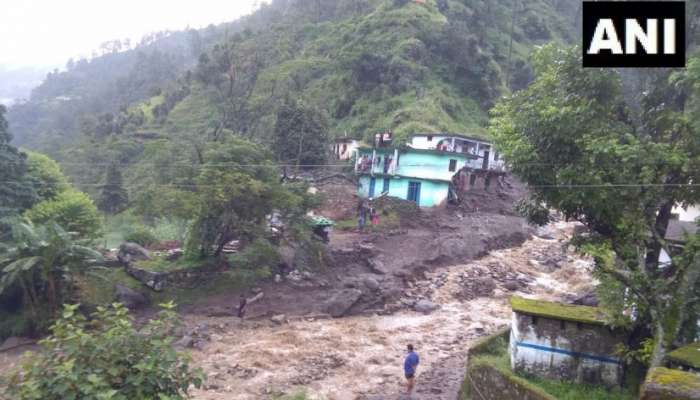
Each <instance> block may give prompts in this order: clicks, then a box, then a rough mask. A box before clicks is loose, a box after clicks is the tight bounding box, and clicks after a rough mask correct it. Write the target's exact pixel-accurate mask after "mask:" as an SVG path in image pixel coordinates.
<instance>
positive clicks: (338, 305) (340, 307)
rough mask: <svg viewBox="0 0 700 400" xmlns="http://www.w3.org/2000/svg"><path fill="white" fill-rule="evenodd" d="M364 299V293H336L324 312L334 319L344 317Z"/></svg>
mask: <svg viewBox="0 0 700 400" xmlns="http://www.w3.org/2000/svg"><path fill="white" fill-rule="evenodd" d="M361 297H362V291H360V290H357V289H345V290H341V291H339V292H337V293H335V294H334V295H333V296H332V297H331V298H330V299H329V300H328V301H327V302H326V304H325V305H324V307H323V309H324V312H325V313H327V314H329V315H330V316H332V317H333V318H340V317H344V316H346V315H347V314H348V312H349V311H350V309H351V308H352V306H354V305H355V304H357V302H358V301H359V300H360V298H361Z"/></svg>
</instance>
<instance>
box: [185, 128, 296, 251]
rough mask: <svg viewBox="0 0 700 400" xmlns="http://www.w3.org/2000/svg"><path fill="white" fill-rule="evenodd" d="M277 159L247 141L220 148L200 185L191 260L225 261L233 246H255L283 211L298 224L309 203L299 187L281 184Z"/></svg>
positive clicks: (215, 150) (211, 153) (190, 242)
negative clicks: (227, 248)
mask: <svg viewBox="0 0 700 400" xmlns="http://www.w3.org/2000/svg"><path fill="white" fill-rule="evenodd" d="M271 158H272V157H271V154H269V153H268V152H266V151H264V150H263V149H261V148H260V147H259V146H257V145H255V144H253V143H251V142H248V141H245V140H241V139H232V140H229V141H227V142H226V143H221V144H217V145H216V146H215V148H213V149H211V150H210V151H209V152H208V153H207V162H206V163H205V164H204V166H203V168H202V172H201V174H200V176H199V177H198V179H197V186H198V193H197V195H198V200H197V203H198V206H197V211H196V212H195V221H194V223H193V225H192V228H191V230H190V236H189V238H188V245H187V252H188V254H189V255H190V256H194V257H206V256H210V255H213V256H219V255H220V254H221V251H222V249H223V247H224V246H225V245H226V244H227V243H229V242H230V241H232V240H241V241H242V243H243V244H247V243H251V242H253V241H254V239H256V238H258V237H260V236H261V235H262V234H263V233H264V231H265V229H266V224H267V216H269V215H272V213H273V212H274V211H278V212H279V213H280V214H281V215H282V217H283V219H284V220H291V221H294V220H295V219H298V218H299V216H300V215H303V214H305V213H306V210H307V209H306V208H305V207H306V206H307V205H309V204H310V203H309V201H308V199H307V198H306V196H305V195H304V194H303V193H302V192H301V191H300V190H299V188H298V187H294V186H292V187H286V186H283V185H282V184H281V183H280V180H279V173H278V171H277V169H276V168H275V167H274V166H273V164H272V160H271Z"/></svg>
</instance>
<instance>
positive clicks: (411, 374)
mask: <svg viewBox="0 0 700 400" xmlns="http://www.w3.org/2000/svg"><path fill="white" fill-rule="evenodd" d="M406 347H407V350H408V355H406V359H405V360H404V362H403V372H404V374H405V376H406V392H407V394H408V395H409V396H410V395H411V393H413V388H414V387H415V385H416V369H417V368H418V363H420V358H419V357H418V354H416V352H415V351H413V345H412V344H409V345H408V346H406Z"/></svg>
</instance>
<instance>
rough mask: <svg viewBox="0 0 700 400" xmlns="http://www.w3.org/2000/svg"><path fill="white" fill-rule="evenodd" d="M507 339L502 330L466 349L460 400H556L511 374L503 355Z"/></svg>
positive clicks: (507, 332) (508, 333)
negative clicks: (465, 367)
mask: <svg viewBox="0 0 700 400" xmlns="http://www.w3.org/2000/svg"><path fill="white" fill-rule="evenodd" d="M509 336H510V329H509V328H504V329H502V330H500V331H498V332H496V333H495V334H493V335H491V336H489V337H486V338H484V339H482V340H480V341H478V342H477V343H475V344H474V345H473V346H472V347H471V348H470V349H469V352H468V358H467V372H466V374H465V377H464V382H463V383H462V387H461V389H460V392H459V400H470V399H475V400H556V398H554V397H552V396H551V395H549V394H547V393H545V392H544V391H543V390H542V389H539V388H537V387H535V386H534V385H532V384H531V383H529V382H527V381H526V380H524V379H522V378H520V377H518V376H516V375H515V374H514V373H513V372H512V371H510V368H509V366H508V363H507V355H506V354H505V351H506V343H507V341H508V337H509Z"/></svg>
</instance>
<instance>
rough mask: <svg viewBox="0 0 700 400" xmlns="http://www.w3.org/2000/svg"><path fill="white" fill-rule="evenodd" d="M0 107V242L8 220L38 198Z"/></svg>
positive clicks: (8, 228)
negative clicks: (12, 141)
mask: <svg viewBox="0 0 700 400" xmlns="http://www.w3.org/2000/svg"><path fill="white" fill-rule="evenodd" d="M5 112H6V109H5V106H3V105H1V104H0V182H2V184H0V240H3V239H4V238H5V236H6V235H7V234H8V233H9V230H10V225H9V219H11V218H13V217H17V216H18V215H19V214H20V213H21V212H22V211H24V210H26V209H28V208H29V207H31V206H32V205H33V204H34V203H35V202H36V201H37V200H38V196H37V194H36V191H35V190H34V187H33V182H32V181H31V179H29V175H28V174H27V161H26V158H27V156H26V155H25V154H23V153H20V152H19V151H18V150H17V148H15V147H13V146H11V145H10V140H11V139H12V136H11V135H10V131H9V129H8V123H7V120H6V119H5Z"/></svg>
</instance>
